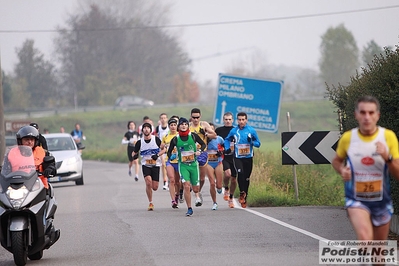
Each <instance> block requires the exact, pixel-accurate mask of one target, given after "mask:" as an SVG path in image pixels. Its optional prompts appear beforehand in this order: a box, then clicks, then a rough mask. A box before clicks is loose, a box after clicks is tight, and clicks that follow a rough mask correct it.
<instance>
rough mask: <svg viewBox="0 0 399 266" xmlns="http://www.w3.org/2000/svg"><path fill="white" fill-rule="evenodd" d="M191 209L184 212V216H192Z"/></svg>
mask: <svg viewBox="0 0 399 266" xmlns="http://www.w3.org/2000/svg"><path fill="white" fill-rule="evenodd" d="M193 213H194V212H193V209H192V208H188V210H187V212H186V216H191V215H193Z"/></svg>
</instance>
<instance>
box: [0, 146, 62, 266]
mask: <svg viewBox="0 0 399 266" xmlns="http://www.w3.org/2000/svg"><path fill="white" fill-rule="evenodd" d="M54 161H55V159H54V157H53V156H46V157H45V158H44V162H43V164H46V163H53V162H54ZM39 175H40V173H38V172H37V171H36V167H35V164H34V159H33V153H32V149H31V148H30V147H28V146H15V147H13V148H11V149H10V150H9V151H8V152H7V153H6V155H5V159H4V163H3V166H2V169H1V174H0V242H1V246H3V247H4V248H5V249H7V250H8V251H9V252H11V253H12V254H13V257H14V263H15V264H16V265H25V264H26V263H27V258H29V259H30V260H40V259H41V258H42V257H43V250H45V249H48V248H50V246H51V245H53V244H54V243H55V242H56V241H57V240H58V238H59V236H60V234H59V230H55V229H54V226H53V219H54V214H55V211H56V209H57V203H56V201H55V197H54V191H53V188H52V187H51V184H49V186H50V188H49V190H46V188H45V187H44V186H43V183H42V181H41V180H40V179H39Z"/></svg>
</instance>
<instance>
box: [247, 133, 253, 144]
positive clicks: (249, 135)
mask: <svg viewBox="0 0 399 266" xmlns="http://www.w3.org/2000/svg"><path fill="white" fill-rule="evenodd" d="M247 141H248V142H251V141H252V136H251V133H249V134H248V136H247Z"/></svg>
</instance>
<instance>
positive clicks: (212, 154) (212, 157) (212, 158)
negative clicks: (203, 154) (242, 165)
mask: <svg viewBox="0 0 399 266" xmlns="http://www.w3.org/2000/svg"><path fill="white" fill-rule="evenodd" d="M207 152H208V162H217V161H218V160H219V157H218V156H217V151H215V150H207Z"/></svg>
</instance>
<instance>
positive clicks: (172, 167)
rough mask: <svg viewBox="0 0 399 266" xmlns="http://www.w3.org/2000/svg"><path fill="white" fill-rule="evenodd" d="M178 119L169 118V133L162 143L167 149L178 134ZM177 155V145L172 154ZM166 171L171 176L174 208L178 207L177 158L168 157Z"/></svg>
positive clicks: (170, 191) (171, 195) (170, 184)
mask: <svg viewBox="0 0 399 266" xmlns="http://www.w3.org/2000/svg"><path fill="white" fill-rule="evenodd" d="M177 123H178V122H177V120H176V119H173V118H171V119H169V121H168V125H169V133H167V134H166V135H165V136H164V137H163V138H162V144H163V145H165V148H166V150H168V148H169V144H170V141H171V140H172V139H173V138H174V137H175V136H176V135H177ZM173 155H175V157H177V151H176V147H175V149H174V150H173V151H172V156H173ZM166 156H167V155H166ZM166 173H167V177H168V178H169V193H170V197H171V199H172V208H173V209H177V208H179V207H178V200H179V188H180V176H179V169H178V165H177V158H175V159H174V160H170V159H169V157H167V160H166Z"/></svg>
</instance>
